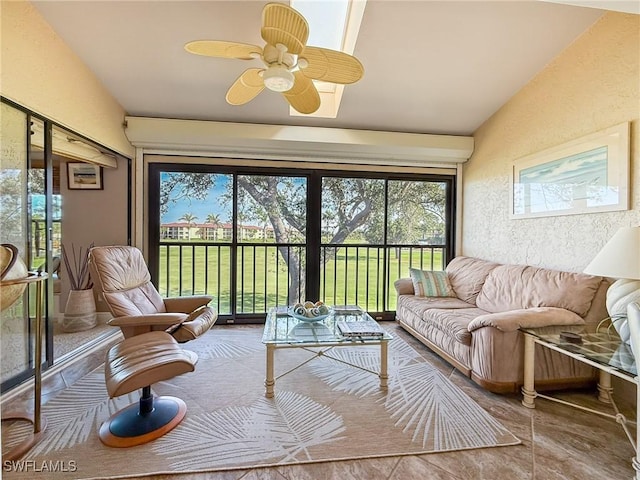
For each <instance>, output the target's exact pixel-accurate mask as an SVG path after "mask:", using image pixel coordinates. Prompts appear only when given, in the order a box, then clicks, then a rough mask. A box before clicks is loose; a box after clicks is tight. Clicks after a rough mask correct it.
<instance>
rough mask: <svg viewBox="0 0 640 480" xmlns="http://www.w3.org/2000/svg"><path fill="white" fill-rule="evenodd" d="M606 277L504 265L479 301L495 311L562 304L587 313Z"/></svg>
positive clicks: (494, 273) (487, 282)
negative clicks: (603, 278)
mask: <svg viewBox="0 0 640 480" xmlns="http://www.w3.org/2000/svg"><path fill="white" fill-rule="evenodd" d="M601 281H602V277H596V276H592V275H586V274H583V273H570V272H562V271H558V270H550V269H546V268H538V267H531V266H527V265H500V266H498V267H496V268H494V269H493V270H491V272H490V273H489V275H488V276H487V279H486V280H485V282H484V285H483V286H482V290H481V291H480V293H479V294H478V297H477V299H476V304H477V305H478V307H480V308H482V309H483V310H486V311H488V312H491V313H496V312H505V311H507V310H519V309H522V308H532V307H558V308H565V309H567V310H571V311H572V312H574V313H576V314H578V315H580V316H581V317H583V316H585V315H586V314H587V312H588V311H589V308H590V307H591V302H592V300H593V297H594V295H595V293H596V291H597V290H598V287H599V286H600V282H601Z"/></svg>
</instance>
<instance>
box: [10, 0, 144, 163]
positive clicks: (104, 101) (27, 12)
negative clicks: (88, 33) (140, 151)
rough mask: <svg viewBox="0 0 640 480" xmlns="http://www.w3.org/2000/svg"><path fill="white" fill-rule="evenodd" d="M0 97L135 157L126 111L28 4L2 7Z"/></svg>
mask: <svg viewBox="0 0 640 480" xmlns="http://www.w3.org/2000/svg"><path fill="white" fill-rule="evenodd" d="M0 16H1V18H0V32H1V39H2V42H1V47H2V50H1V52H0V59H1V67H2V68H1V70H2V75H1V77H0V78H1V83H0V93H2V95H3V96H5V97H7V98H9V99H11V100H13V101H14V102H16V103H18V104H20V105H22V106H24V107H27V108H29V109H31V110H33V111H34V112H37V113H40V114H42V115H44V116H45V117H48V118H50V119H52V120H54V121H56V122H58V123H60V124H61V125H64V126H66V127H68V128H70V129H71V130H74V131H76V132H78V133H81V134H83V135H85V136H86V137H88V138H90V139H92V140H94V141H96V142H97V143H101V144H102V145H105V146H107V147H109V148H111V149H113V150H115V151H117V152H119V153H122V154H124V155H126V156H129V157H133V155H134V152H135V150H134V148H133V146H132V145H131V144H130V143H129V141H128V140H127V137H126V136H125V134H124V129H123V128H122V123H123V122H124V116H125V111H124V109H123V108H122V107H121V106H120V105H119V104H118V103H117V102H116V101H115V100H114V99H113V97H112V96H111V95H110V94H109V93H108V92H107V91H106V90H105V88H104V87H103V86H102V84H101V83H100V82H99V81H98V80H97V78H96V77H95V75H94V74H93V73H92V72H91V71H90V70H89V69H88V68H87V67H86V66H85V65H84V64H83V63H82V62H81V61H80V59H79V58H78V57H77V55H76V54H75V53H73V52H72V51H71V50H70V49H69V47H68V46H67V45H66V44H65V43H64V42H63V41H62V39H61V38H60V37H59V36H58V35H57V34H56V33H55V32H54V31H53V30H52V28H51V27H50V26H49V24H47V23H46V22H45V21H44V19H43V18H42V16H41V15H40V13H38V11H37V10H36V9H35V8H34V7H33V5H31V3H29V2H25V1H10V2H5V1H3V2H0Z"/></svg>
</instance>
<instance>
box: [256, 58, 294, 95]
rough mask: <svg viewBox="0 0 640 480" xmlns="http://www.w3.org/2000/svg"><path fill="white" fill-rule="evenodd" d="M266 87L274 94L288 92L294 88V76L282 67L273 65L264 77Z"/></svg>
mask: <svg viewBox="0 0 640 480" xmlns="http://www.w3.org/2000/svg"><path fill="white" fill-rule="evenodd" d="M262 80H263V81H264V86H265V87H267V88H268V89H269V90H272V91H274V92H286V91H288V90H291V89H292V88H293V82H294V76H293V73H291V72H290V71H289V70H288V69H287V68H286V67H283V66H282V65H272V66H271V67H269V68H267V69H266V70H265V72H264V74H263V75H262Z"/></svg>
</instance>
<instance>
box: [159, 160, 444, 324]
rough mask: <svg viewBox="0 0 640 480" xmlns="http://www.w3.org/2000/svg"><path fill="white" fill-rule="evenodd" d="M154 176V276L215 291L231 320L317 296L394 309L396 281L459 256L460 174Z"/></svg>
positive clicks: (180, 290)
mask: <svg viewBox="0 0 640 480" xmlns="http://www.w3.org/2000/svg"><path fill="white" fill-rule="evenodd" d="M149 179H150V193H151V195H150V198H149V210H150V212H151V221H150V225H149V238H150V255H149V264H150V268H151V270H152V275H153V277H154V282H156V283H157V285H158V287H159V290H160V291H161V293H162V294H163V295H186V294H191V293H195V294H198V293H208V294H211V295H213V296H214V297H215V300H214V304H215V305H216V307H217V308H218V311H219V314H220V317H221V320H222V321H225V320H226V321H229V322H243V321H244V322H254V321H261V320H263V319H264V316H265V313H266V312H268V311H269V309H270V308H272V307H274V306H278V305H291V304H293V303H295V302H297V301H301V300H306V299H309V300H318V299H320V300H323V301H324V302H325V303H328V304H334V305H335V304H358V305H360V306H362V307H364V308H366V309H367V310H368V311H370V312H372V313H374V314H376V315H377V316H379V317H382V316H387V317H391V316H392V313H393V310H394V309H395V300H396V299H395V290H394V289H393V282H394V281H395V280H396V279H397V278H399V277H402V276H408V273H409V270H408V269H409V268H410V267H416V268H422V269H431V270H441V269H443V268H444V266H445V265H446V262H447V261H448V259H450V258H451V255H452V238H453V232H452V222H451V219H452V218H453V208H454V206H453V198H454V196H453V184H454V183H453V177H424V176H423V177H415V176H412V178H399V177H398V176H393V175H380V174H377V175H372V174H365V173H361V174H359V175H357V176H356V175H354V174H353V173H352V172H350V173H349V175H345V174H344V173H343V172H323V171H309V170H288V171H285V170H282V169H277V170H275V169H251V170H249V169H246V168H240V167H237V168H229V167H213V166H203V165H184V164H179V165H178V164H161V163H157V164H156V163H152V164H150V168H149Z"/></svg>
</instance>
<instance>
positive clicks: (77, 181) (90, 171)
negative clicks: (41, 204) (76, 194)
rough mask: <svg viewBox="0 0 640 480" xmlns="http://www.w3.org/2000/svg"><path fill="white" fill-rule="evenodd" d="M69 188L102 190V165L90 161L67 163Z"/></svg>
mask: <svg viewBox="0 0 640 480" xmlns="http://www.w3.org/2000/svg"><path fill="white" fill-rule="evenodd" d="M67 187H68V188H69V190H102V189H103V188H104V185H103V183H102V167H101V166H99V165H94V164H92V163H82V162H77V163H67Z"/></svg>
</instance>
